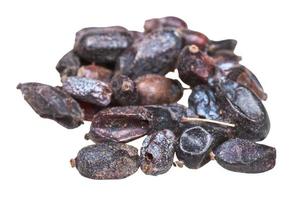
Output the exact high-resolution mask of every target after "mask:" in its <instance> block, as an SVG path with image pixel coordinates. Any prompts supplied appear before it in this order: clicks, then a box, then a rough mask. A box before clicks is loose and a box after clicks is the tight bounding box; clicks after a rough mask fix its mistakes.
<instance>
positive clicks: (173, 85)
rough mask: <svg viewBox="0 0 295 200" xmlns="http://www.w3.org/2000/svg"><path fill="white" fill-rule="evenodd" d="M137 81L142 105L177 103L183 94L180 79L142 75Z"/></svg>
mask: <svg viewBox="0 0 295 200" xmlns="http://www.w3.org/2000/svg"><path fill="white" fill-rule="evenodd" d="M135 83H136V88H137V91H138V94H139V99H140V104H141V105H152V104H165V103H166V104H169V103H175V102H177V101H178V100H179V99H180V98H181V97H182V95H183V88H182V85H181V83H180V82H179V81H178V80H174V79H169V78H166V77H164V76H161V75H157V74H147V75H144V76H140V77H138V78H137V79H136V80H135Z"/></svg>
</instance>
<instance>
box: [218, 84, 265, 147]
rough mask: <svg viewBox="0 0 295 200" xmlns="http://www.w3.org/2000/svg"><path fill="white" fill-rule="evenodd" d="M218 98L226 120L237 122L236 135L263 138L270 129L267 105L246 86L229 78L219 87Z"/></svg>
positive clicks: (256, 138) (254, 139)
mask: <svg viewBox="0 0 295 200" xmlns="http://www.w3.org/2000/svg"><path fill="white" fill-rule="evenodd" d="M219 89H220V91H219V92H218V98H219V101H220V107H222V109H223V112H224V113H223V116H224V118H225V121H228V122H230V123H233V124H235V132H236V137H238V138H242V139H248V140H252V141H260V140H263V139H264V138H265V137H266V136H267V134H268V132H269V129H270V121H269V117H268V114H267V111H266V109H265V107H264V106H263V104H262V102H261V100H260V99H258V98H257V97H256V96H255V95H254V94H253V93H252V92H251V91H250V90H248V89H247V88H246V87H244V86H242V85H240V84H238V83H236V82H233V81H231V80H227V81H225V82H223V83H222V84H221V86H220V87H219Z"/></svg>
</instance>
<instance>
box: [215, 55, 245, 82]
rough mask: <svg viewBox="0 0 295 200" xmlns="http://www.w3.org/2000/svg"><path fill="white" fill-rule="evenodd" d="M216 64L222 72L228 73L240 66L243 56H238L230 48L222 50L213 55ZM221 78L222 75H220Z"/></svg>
mask: <svg viewBox="0 0 295 200" xmlns="http://www.w3.org/2000/svg"><path fill="white" fill-rule="evenodd" d="M212 59H213V63H214V65H215V66H216V67H217V68H218V69H219V70H220V71H221V72H222V74H223V75H224V74H228V71H229V70H231V69H232V68H234V67H237V66H239V65H240V64H239V62H240V61H241V59H242V58H241V57H240V56H237V55H236V54H235V53H234V52H232V51H230V50H220V51H218V52H216V53H215V55H214V56H213V57H212ZM219 78H220V77H219Z"/></svg>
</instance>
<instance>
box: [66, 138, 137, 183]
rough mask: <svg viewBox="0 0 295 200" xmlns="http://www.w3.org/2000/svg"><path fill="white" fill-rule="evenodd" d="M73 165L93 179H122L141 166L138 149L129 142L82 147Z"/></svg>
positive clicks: (72, 162)
mask: <svg viewBox="0 0 295 200" xmlns="http://www.w3.org/2000/svg"><path fill="white" fill-rule="evenodd" d="M71 165H72V166H73V167H76V168H77V170H78V171H79V173H80V174H81V175H82V176H84V177H87V178H91V179H122V178H126V177H127V176H130V175H132V174H134V173H135V172H136V171H137V170H138V168H139V156H138V150H137V149H136V148H135V147H133V146H130V145H127V144H120V143H111V142H109V143H100V144H96V145H90V146H87V147H84V148H83V149H81V150H80V151H79V153H78V155H77V157H76V158H75V159H72V160H71Z"/></svg>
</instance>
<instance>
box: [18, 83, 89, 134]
mask: <svg viewBox="0 0 295 200" xmlns="http://www.w3.org/2000/svg"><path fill="white" fill-rule="evenodd" d="M17 89H20V90H21V92H22V93H23V95H24V99H25V100H26V101H27V102H28V104H29V105H30V106H31V107H32V108H33V110H34V111H35V112H36V113H37V114H38V115H40V117H43V118H48V119H52V120H54V121H56V122H57V123H59V124H60V125H62V126H64V127H66V128H69V129H72V128H76V127H78V126H80V125H81V124H83V112H82V110H81V108H80V106H79V104H78V102H76V101H75V100H74V99H73V98H72V97H71V96H69V95H68V94H66V93H65V92H63V91H62V90H60V89H58V88H54V87H51V86H49V85H45V84H42V83H23V84H18V86H17Z"/></svg>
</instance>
